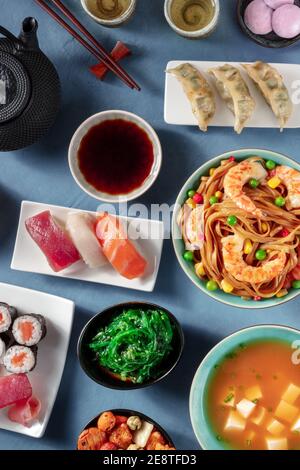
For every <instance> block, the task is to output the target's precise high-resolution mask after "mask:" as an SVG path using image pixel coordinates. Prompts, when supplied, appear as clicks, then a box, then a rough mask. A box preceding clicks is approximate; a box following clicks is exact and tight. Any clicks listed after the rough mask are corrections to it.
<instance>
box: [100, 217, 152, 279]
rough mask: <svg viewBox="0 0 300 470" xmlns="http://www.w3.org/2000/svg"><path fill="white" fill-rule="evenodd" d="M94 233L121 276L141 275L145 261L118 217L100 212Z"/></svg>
mask: <svg viewBox="0 0 300 470" xmlns="http://www.w3.org/2000/svg"><path fill="white" fill-rule="evenodd" d="M96 235H97V237H98V239H99V241H100V244H101V246H102V249H103V253H104V255H105V256H106V257H107V259H108V261H109V262H110V263H111V264H112V266H113V267H114V269H115V270H116V271H118V273H119V274H121V276H123V277H126V278H127V279H136V278H139V277H142V276H143V274H144V273H145V270H146V267H147V261H146V260H145V258H143V256H142V255H141V254H140V253H139V252H138V251H137V249H136V247H135V246H134V244H133V243H132V242H131V241H130V240H129V239H128V237H127V234H126V231H125V229H124V227H123V225H122V222H121V221H120V219H119V218H118V217H115V216H114V215H110V214H107V213H103V214H100V215H99V217H98V222H97V225H96Z"/></svg>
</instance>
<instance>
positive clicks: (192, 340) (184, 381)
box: [149, 326, 220, 403]
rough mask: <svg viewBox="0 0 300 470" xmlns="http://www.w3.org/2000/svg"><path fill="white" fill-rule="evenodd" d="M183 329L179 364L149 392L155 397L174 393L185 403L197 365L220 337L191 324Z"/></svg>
mask: <svg viewBox="0 0 300 470" xmlns="http://www.w3.org/2000/svg"><path fill="white" fill-rule="evenodd" d="M183 330H184V335H185V347H184V351H183V355H182V358H181V361H180V363H179V365H178V366H177V367H176V369H175V371H173V372H172V373H171V374H170V376H169V377H168V378H167V379H166V380H164V381H162V382H160V384H158V385H157V386H156V387H157V388H151V389H149V392H150V393H151V392H154V394H155V396H156V397H157V395H159V394H162V395H167V396H169V397H171V396H172V395H176V399H177V400H182V401H184V402H186V403H187V397H188V396H189V393H190V388H191V384H192V381H193V378H194V375H195V373H196V370H197V368H198V366H199V365H200V363H201V361H202V360H203V359H204V357H205V356H206V355H207V353H208V352H209V351H210V350H211V349H212V347H213V346H215V345H216V344H217V342H218V341H219V340H220V338H216V337H215V336H212V335H211V334H210V333H208V332H207V331H204V330H200V329H196V328H194V327H192V326H188V327H184V326H183ZM158 387H159V388H160V389H159V390H158Z"/></svg>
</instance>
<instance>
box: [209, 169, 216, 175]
mask: <svg viewBox="0 0 300 470" xmlns="http://www.w3.org/2000/svg"><path fill="white" fill-rule="evenodd" d="M215 171H216V169H215V168H211V169H210V170H209V176H213V175H214V173H215Z"/></svg>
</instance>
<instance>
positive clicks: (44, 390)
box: [0, 283, 75, 438]
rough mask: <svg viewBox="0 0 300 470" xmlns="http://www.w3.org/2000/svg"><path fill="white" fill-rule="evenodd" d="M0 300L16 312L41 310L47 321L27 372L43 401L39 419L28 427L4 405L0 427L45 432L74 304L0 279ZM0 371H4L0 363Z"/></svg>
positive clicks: (27, 432) (28, 432) (39, 434)
mask: <svg viewBox="0 0 300 470" xmlns="http://www.w3.org/2000/svg"><path fill="white" fill-rule="evenodd" d="M0 302H5V303H7V304H9V305H12V306H14V307H16V309H17V310H18V312H19V313H36V314H41V315H43V316H44V317H45V319H46V322H47V335H46V337H45V338H44V339H43V340H42V341H41V343H40V344H39V346H38V355H37V365H36V367H35V369H34V370H33V371H32V372H30V373H29V374H28V378H29V380H30V383H31V385H32V391H33V395H36V396H37V397H38V398H39V399H40V400H41V403H42V409H41V413H40V415H39V417H38V419H37V420H36V421H35V422H34V423H33V425H32V426H31V427H30V428H27V427H25V426H22V425H21V424H18V423H13V422H12V421H10V420H9V419H8V417H7V408H4V409H2V410H0V429H6V430H8V431H14V432H17V433H20V434H25V435H26V436H31V437H36V438H41V437H43V435H44V433H45V430H46V427H47V424H48V421H49V418H50V415H51V412H52V409H53V406H54V403H55V400H56V395H57V392H58V389H59V385H60V381H61V378H62V374H63V370H64V366H65V362H66V357H67V351H68V347H69V341H70V336H71V330H72V324H73V316H74V308H75V305H74V302H72V301H71V300H67V299H63V298H61V297H56V296H54V295H49V294H44V293H43V292H38V291H34V290H31V289H24V288H23V287H18V286H12V285H8V284H3V283H0ZM0 374H1V375H6V374H5V370H4V368H3V367H1V366H0Z"/></svg>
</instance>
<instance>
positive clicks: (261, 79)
mask: <svg viewBox="0 0 300 470" xmlns="http://www.w3.org/2000/svg"><path fill="white" fill-rule="evenodd" d="M243 67H244V69H245V70H246V72H247V73H248V75H249V77H250V78H251V79H252V80H253V82H254V83H255V84H256V85H257V87H258V89H259V90H260V92H261V93H262V95H263V97H264V98H265V100H266V102H267V103H268V105H269V106H270V107H271V109H272V111H273V113H274V114H275V116H276V118H277V119H278V121H279V124H280V130H281V131H282V130H283V128H284V127H285V126H286V124H287V122H288V120H289V118H290V116H291V114H292V112H293V104H292V102H291V99H290V96H289V92H288V90H287V88H286V86H285V84H284V82H283V78H282V76H281V75H280V73H279V72H278V71H277V70H276V69H274V67H271V65H269V64H266V63H264V62H255V63H254V64H243Z"/></svg>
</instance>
